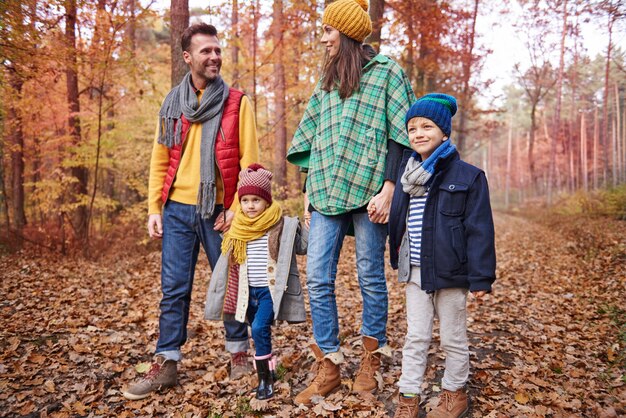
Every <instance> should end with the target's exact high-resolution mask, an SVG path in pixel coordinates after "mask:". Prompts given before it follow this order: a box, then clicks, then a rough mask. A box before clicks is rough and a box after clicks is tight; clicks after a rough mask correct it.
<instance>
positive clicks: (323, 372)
mask: <svg viewBox="0 0 626 418" xmlns="http://www.w3.org/2000/svg"><path fill="white" fill-rule="evenodd" d="M311 350H313V354H314V355H315V359H316V360H317V364H318V369H317V375H316V376H315V377H314V378H313V381H312V382H311V384H310V385H309V386H308V387H307V388H306V389H304V390H303V391H302V392H300V393H299V394H298V396H296V398H295V399H294V403H295V404H296V405H300V404H304V405H306V406H311V405H312V402H311V398H313V397H314V396H326V395H328V394H329V393H331V392H333V391H334V390H335V389H337V388H338V387H339V386H340V385H341V373H340V368H339V365H338V364H335V363H334V362H333V361H332V360H331V359H330V358H328V356H324V353H322V350H320V348H319V347H318V346H317V345H316V344H312V345H311ZM333 354H335V353H333ZM340 358H341V355H339V356H337V362H339V359H340Z"/></svg>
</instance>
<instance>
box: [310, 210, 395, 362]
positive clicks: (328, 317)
mask: <svg viewBox="0 0 626 418" xmlns="http://www.w3.org/2000/svg"><path fill="white" fill-rule="evenodd" d="M351 223H352V224H353V225H354V237H355V241H356V268H357V274H358V278H359V286H360V288H361V297H362V298H363V319H362V321H363V323H362V327H361V334H362V335H366V336H369V337H374V338H376V339H377V340H378V344H379V346H381V347H382V346H383V345H385V344H386V343H387V337H386V334H387V281H386V279H385V243H386V238H387V225H386V224H376V223H373V222H371V221H370V220H369V217H368V216H367V213H365V212H364V213H354V212H352V213H348V214H345V215H337V216H326V215H322V214H321V213H319V212H317V211H315V212H313V213H312V214H311V230H310V232H309V247H308V250H307V288H308V291H309V300H310V304H311V317H312V319H313V336H314V337H315V341H316V342H317V345H318V346H319V348H320V349H321V350H322V351H323V352H324V353H332V352H337V351H339V319H338V314H337V301H336V298H335V278H336V276H337V263H338V261H339V253H340V251H341V247H342V245H343V239H344V237H345V236H346V233H347V231H348V228H349V226H350V224H351Z"/></svg>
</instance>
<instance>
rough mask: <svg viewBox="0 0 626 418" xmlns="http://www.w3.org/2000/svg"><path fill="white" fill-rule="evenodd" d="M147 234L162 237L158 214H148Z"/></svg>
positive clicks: (152, 236)
mask: <svg viewBox="0 0 626 418" xmlns="http://www.w3.org/2000/svg"><path fill="white" fill-rule="evenodd" d="M148 234H149V235H150V238H152V239H160V238H163V224H162V222H161V215H160V214H158V213H153V214H152V215H148Z"/></svg>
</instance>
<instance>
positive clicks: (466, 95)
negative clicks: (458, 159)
mask: <svg viewBox="0 0 626 418" xmlns="http://www.w3.org/2000/svg"><path fill="white" fill-rule="evenodd" d="M479 3H480V0H474V10H473V12H472V21H471V24H470V28H469V33H468V34H467V35H466V36H467V45H466V46H465V51H464V54H463V60H462V63H461V67H462V74H461V76H462V77H463V87H462V88H463V90H462V92H461V106H460V112H459V130H458V131H457V134H456V145H457V147H458V149H459V151H463V150H464V149H465V134H466V132H465V131H466V129H467V128H466V125H467V115H468V113H469V110H470V105H469V103H470V100H471V96H472V92H471V86H470V78H471V77H472V62H473V60H474V39H475V36H476V18H477V17H478V4H479Z"/></svg>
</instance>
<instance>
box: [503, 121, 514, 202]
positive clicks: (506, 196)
mask: <svg viewBox="0 0 626 418" xmlns="http://www.w3.org/2000/svg"><path fill="white" fill-rule="evenodd" d="M512 119H513V118H512V117H511V118H510V120H509V139H508V141H507V144H506V180H505V186H504V208H505V209H508V208H509V193H510V189H511V153H512V149H513V146H512V145H513V121H512Z"/></svg>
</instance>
